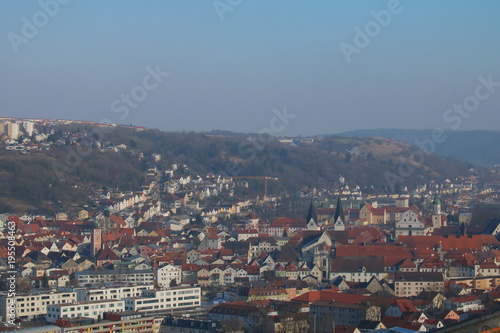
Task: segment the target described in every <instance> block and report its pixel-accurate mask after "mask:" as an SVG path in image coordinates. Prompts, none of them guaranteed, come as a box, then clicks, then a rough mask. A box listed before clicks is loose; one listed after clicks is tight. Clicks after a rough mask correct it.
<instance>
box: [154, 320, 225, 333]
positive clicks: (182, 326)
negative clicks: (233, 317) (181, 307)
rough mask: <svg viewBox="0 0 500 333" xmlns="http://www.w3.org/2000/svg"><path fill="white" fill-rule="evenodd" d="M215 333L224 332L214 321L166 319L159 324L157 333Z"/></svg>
mask: <svg viewBox="0 0 500 333" xmlns="http://www.w3.org/2000/svg"><path fill="white" fill-rule="evenodd" d="M184 332H196V333H217V332H224V330H223V329H222V324H221V323H220V322H219V321H216V320H203V319H195V318H175V317H166V318H165V319H163V321H162V322H161V326H160V332H159V333H184Z"/></svg>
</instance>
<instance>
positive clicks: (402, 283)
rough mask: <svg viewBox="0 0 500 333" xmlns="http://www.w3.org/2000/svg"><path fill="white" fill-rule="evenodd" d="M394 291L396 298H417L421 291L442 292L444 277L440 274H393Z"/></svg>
mask: <svg viewBox="0 0 500 333" xmlns="http://www.w3.org/2000/svg"><path fill="white" fill-rule="evenodd" d="M394 291H395V292H396V296H398V297H410V296H417V295H418V294H420V293H421V292H422V291H437V292H442V291H444V277H443V273H440V272H397V273H394Z"/></svg>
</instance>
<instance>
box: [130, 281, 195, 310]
mask: <svg viewBox="0 0 500 333" xmlns="http://www.w3.org/2000/svg"><path fill="white" fill-rule="evenodd" d="M123 300H124V301H125V310H127V311H138V312H158V311H165V310H168V309H181V308H193V307H197V306H199V305H200V304H201V288H200V287H187V288H185V287H180V288H171V289H167V290H143V292H142V296H141V297H130V298H124V299H123Z"/></svg>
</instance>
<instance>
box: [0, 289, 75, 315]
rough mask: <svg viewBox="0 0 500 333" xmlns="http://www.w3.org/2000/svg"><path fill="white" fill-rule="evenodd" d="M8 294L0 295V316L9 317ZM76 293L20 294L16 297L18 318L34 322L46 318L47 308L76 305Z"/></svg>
mask: <svg viewBox="0 0 500 333" xmlns="http://www.w3.org/2000/svg"><path fill="white" fill-rule="evenodd" d="M7 300H8V299H7V294H1V295H0V316H2V317H3V318H6V316H7V311H8V309H7V305H8V304H7ZM76 300H77V296H76V292H46V293H37V294H18V295H17V296H16V297H15V305H16V307H15V309H16V317H17V318H22V319H26V320H32V319H36V318H40V317H44V316H45V315H46V314H47V306H49V305H58V304H69V303H74V302H76Z"/></svg>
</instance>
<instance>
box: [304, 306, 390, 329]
mask: <svg viewBox="0 0 500 333" xmlns="http://www.w3.org/2000/svg"><path fill="white" fill-rule="evenodd" d="M309 319H310V323H311V325H312V326H313V328H314V332H333V325H334V324H335V326H344V325H345V326H357V325H358V324H359V322H360V321H362V320H369V321H380V319H381V310H380V308H379V307H378V306H374V305H370V304H367V303H361V304H353V303H340V302H334V301H316V302H313V303H312V304H311V306H310V312H309Z"/></svg>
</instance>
